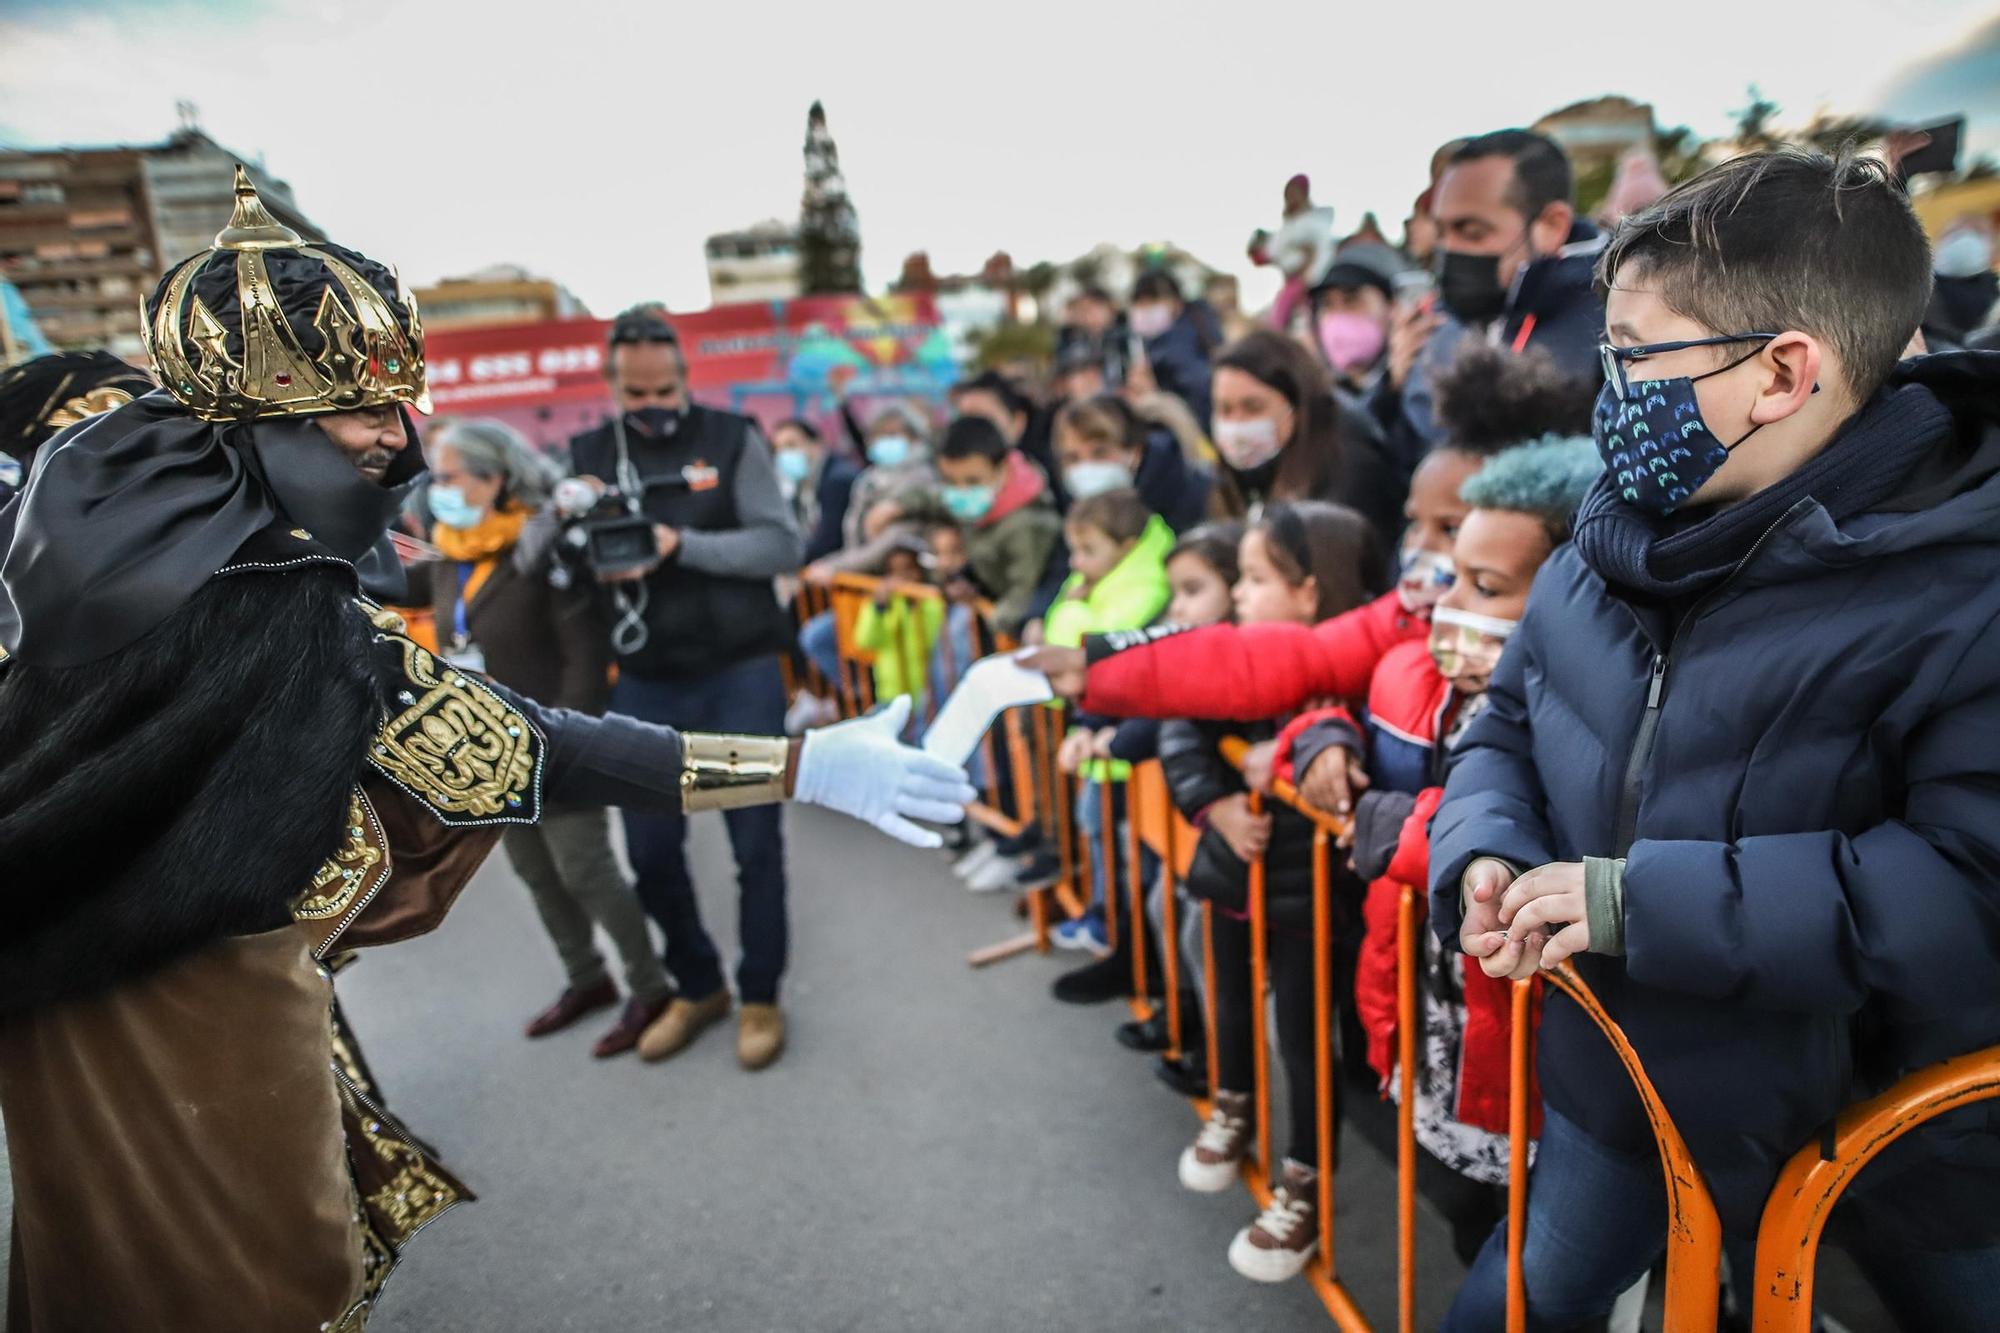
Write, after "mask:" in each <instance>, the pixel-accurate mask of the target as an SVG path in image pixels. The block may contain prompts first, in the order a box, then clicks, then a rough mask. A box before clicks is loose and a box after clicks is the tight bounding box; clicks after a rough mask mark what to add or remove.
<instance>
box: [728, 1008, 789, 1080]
mask: <svg viewBox="0 0 2000 1333" xmlns="http://www.w3.org/2000/svg"><path fill="white" fill-rule="evenodd" d="M784 1049H785V1015H784V1013H783V1011H781V1010H780V1009H779V1008H778V1006H777V1005H775V1004H746V1005H744V1006H743V1014H742V1017H740V1018H739V1019H738V1020H737V1024H736V1063H738V1064H740V1065H742V1066H743V1067H744V1068H745V1069H749V1070H753V1071H754V1070H758V1069H763V1068H766V1067H767V1066H769V1065H770V1064H771V1063H772V1062H773V1061H775V1060H776V1059H777V1058H778V1052H780V1051H782V1050H784Z"/></svg>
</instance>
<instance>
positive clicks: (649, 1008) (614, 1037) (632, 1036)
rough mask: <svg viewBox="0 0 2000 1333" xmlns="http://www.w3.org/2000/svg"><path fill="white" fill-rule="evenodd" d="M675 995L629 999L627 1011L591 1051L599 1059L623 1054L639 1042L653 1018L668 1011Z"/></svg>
mask: <svg viewBox="0 0 2000 1333" xmlns="http://www.w3.org/2000/svg"><path fill="white" fill-rule="evenodd" d="M673 998H674V997H673V996H671V995H663V996H661V997H660V998H659V999H657V1000H627V1001H625V1012H624V1013H621V1014H620V1015H618V1021H617V1022H616V1023H613V1024H612V1025H611V1030H610V1031H609V1032H606V1033H605V1034H604V1035H603V1036H601V1037H599V1038H598V1039H597V1044H596V1045H595V1046H593V1047H591V1048H590V1053H591V1054H592V1055H594V1056H596V1057H597V1058H598V1059H599V1060H608V1059H610V1058H611V1057H612V1056H614V1055H623V1054H625V1052H627V1051H629V1050H631V1049H632V1048H633V1047H634V1046H637V1045H638V1044H639V1034H641V1033H642V1032H644V1031H645V1030H646V1029H647V1028H649V1027H651V1026H652V1025H653V1020H654V1019H656V1018H658V1017H659V1016H660V1015H661V1014H664V1013H665V1012H667V1005H668V1004H669V1003H671V1002H672V1000H673Z"/></svg>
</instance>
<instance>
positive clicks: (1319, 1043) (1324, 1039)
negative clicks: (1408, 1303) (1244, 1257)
mask: <svg viewBox="0 0 2000 1333" xmlns="http://www.w3.org/2000/svg"><path fill="white" fill-rule="evenodd" d="M1330 843H1331V839H1330V838H1328V836H1327V832H1326V829H1325V827H1324V826H1322V825H1317V824H1315V825H1314V826H1313V1096H1314V1098H1315V1099H1316V1105H1317V1106H1318V1108H1319V1116H1318V1119H1319V1124H1318V1125H1317V1126H1315V1127H1314V1128H1315V1129H1316V1131H1317V1132H1318V1136H1319V1251H1320V1262H1321V1263H1322V1264H1323V1265H1324V1266H1325V1268H1326V1276H1327V1280H1328V1281H1329V1282H1331V1281H1334V1280H1335V1279H1336V1277H1337V1276H1338V1267H1337V1264H1336V1261H1335V1259H1334V1253H1333V1219H1334V1207H1333V1173H1334V1147H1335V1145H1334V1141H1333V876H1332V873H1331V871H1330V869H1329V856H1328V850H1329V845H1330Z"/></svg>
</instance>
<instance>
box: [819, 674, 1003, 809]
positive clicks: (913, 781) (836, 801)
mask: <svg viewBox="0 0 2000 1333" xmlns="http://www.w3.org/2000/svg"><path fill="white" fill-rule="evenodd" d="M909 718H910V698H909V696H908V695H903V696H902V697H900V698H897V699H895V700H893V701H891V702H890V704H889V705H888V706H887V707H885V708H882V709H880V710H878V711H877V712H873V713H870V714H868V715H867V716H866V717H857V718H854V719H852V720H850V721H847V722H837V723H835V724H834V725H833V726H830V727H822V728H821V729H819V730H818V731H811V732H807V733H806V738H805V742H804V745H803V748H802V749H801V750H800V752H799V771H798V779H797V782H796V784H795V785H794V787H793V792H792V794H793V797H794V798H795V799H797V800H799V801H803V802H805V803H806V804H808V805H822V806H825V807H826V808H827V809H829V810H838V811H839V812H840V813H841V814H844V815H849V816H851V817H853V818H855V819H858V820H860V821H861V822H862V823H864V824H872V825H874V826H875V827H876V828H878V829H880V830H881V831H882V832H884V833H886V834H888V835H889V836H890V837H892V838H894V839H896V840H897V841H899V842H906V843H908V844H910V846H912V847H940V846H942V845H943V844H944V839H943V838H941V837H940V836H938V834H937V833H936V832H935V831H933V830H931V829H927V828H922V827H920V826H919V825H917V824H916V823H915V822H913V821H915V820H919V819H921V820H925V821H927V822H929V823H933V824H956V823H958V822H960V821H961V820H963V819H964V818H965V807H966V806H967V805H968V804H970V803H971V802H972V801H973V800H975V799H977V797H978V795H979V793H978V792H976V791H975V790H973V787H972V784H971V783H970V782H968V781H967V780H966V777H965V770H964V769H962V768H959V767H958V766H956V765H954V764H947V763H946V762H944V760H942V759H937V758H934V757H932V756H931V755H927V754H925V753H924V752H923V751H922V750H919V749H916V748H914V747H912V746H908V745H905V744H903V742H902V741H901V740H900V739H898V738H899V737H900V736H901V735H902V731H903V726H904V724H905V723H906V722H908V721H909Z"/></svg>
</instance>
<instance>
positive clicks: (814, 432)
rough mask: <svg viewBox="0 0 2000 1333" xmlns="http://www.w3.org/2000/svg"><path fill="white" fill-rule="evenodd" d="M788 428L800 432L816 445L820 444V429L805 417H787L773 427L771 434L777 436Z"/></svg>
mask: <svg viewBox="0 0 2000 1333" xmlns="http://www.w3.org/2000/svg"><path fill="white" fill-rule="evenodd" d="M787 426H790V427H792V429H794V430H796V431H798V432H799V433H800V434H801V435H803V436H805V437H806V438H807V439H808V440H811V441H812V442H813V443H814V444H818V443H819V442H820V434H819V427H818V426H815V425H813V424H812V422H810V421H807V420H806V419H805V418H804V417H786V418H785V419H784V420H783V421H780V422H777V423H775V424H774V425H773V426H772V427H771V434H772V435H774V436H775V435H776V434H777V433H778V432H779V431H781V430H783V429H784V428H785V427H787Z"/></svg>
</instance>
